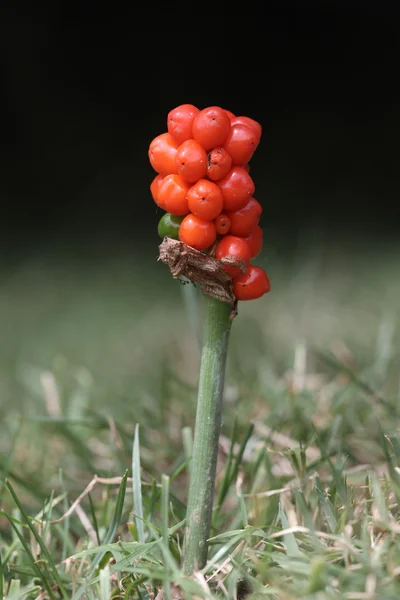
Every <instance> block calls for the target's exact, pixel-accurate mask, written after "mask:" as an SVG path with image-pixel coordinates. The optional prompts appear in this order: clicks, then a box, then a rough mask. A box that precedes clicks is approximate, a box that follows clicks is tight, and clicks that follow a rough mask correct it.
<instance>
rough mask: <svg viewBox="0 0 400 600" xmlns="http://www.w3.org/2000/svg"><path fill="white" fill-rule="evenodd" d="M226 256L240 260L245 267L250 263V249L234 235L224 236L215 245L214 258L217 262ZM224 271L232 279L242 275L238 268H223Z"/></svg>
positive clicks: (242, 240) (241, 239)
mask: <svg viewBox="0 0 400 600" xmlns="http://www.w3.org/2000/svg"><path fill="white" fill-rule="evenodd" d="M227 256H231V257H232V258H239V259H241V260H242V261H243V262H244V263H245V265H246V267H247V265H248V264H249V262H250V248H249V247H248V245H247V242H246V241H245V240H244V239H243V238H240V237H236V236H234V235H226V236H225V237H223V238H222V239H221V241H220V242H218V244H217V247H216V249H215V257H216V258H217V259H218V260H221V258H225V257H227ZM225 271H226V272H227V273H229V275H230V276H231V277H232V278H235V277H239V276H240V275H242V273H243V271H242V270H241V269H240V267H225Z"/></svg>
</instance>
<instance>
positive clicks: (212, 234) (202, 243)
mask: <svg viewBox="0 0 400 600" xmlns="http://www.w3.org/2000/svg"><path fill="white" fill-rule="evenodd" d="M216 238H217V231H216V229H215V223H214V221H206V220H205V219H201V218H200V217H197V216H196V215H192V214H191V213H190V214H188V215H187V216H186V217H185V218H184V219H183V221H182V223H181V226H180V227H179V239H180V240H181V242H183V243H184V244H186V245H187V246H191V247H192V248H195V249H196V250H200V251H202V250H206V249H207V248H209V247H210V246H212V244H213V243H214V242H215V240H216Z"/></svg>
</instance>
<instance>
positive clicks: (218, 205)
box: [187, 179, 224, 221]
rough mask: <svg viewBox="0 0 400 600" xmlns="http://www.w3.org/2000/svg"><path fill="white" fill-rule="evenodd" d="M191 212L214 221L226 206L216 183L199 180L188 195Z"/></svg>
mask: <svg viewBox="0 0 400 600" xmlns="http://www.w3.org/2000/svg"><path fill="white" fill-rule="evenodd" d="M187 200H188V204H189V210H190V212H192V213H193V214H194V215H197V216H198V217H201V218H202V219H206V221H213V220H214V219H215V218H216V217H218V215H219V214H220V212H221V210H222V207H223V205H224V200H223V198H222V192H221V190H220V189H219V187H218V186H217V184H216V183H213V182H212V181H209V180H208V179H199V181H197V182H196V183H195V184H194V185H192V187H191V188H190V189H189V191H188V193H187Z"/></svg>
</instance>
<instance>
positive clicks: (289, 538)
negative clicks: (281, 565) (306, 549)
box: [279, 503, 302, 556]
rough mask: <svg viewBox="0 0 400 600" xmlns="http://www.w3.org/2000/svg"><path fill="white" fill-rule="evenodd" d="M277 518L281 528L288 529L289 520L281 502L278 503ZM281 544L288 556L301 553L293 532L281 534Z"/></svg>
mask: <svg viewBox="0 0 400 600" xmlns="http://www.w3.org/2000/svg"><path fill="white" fill-rule="evenodd" d="M279 518H280V520H281V525H282V529H289V522H288V520H287V516H286V514H285V511H284V510H283V508H282V505H281V503H279ZM283 544H284V546H285V548H286V553H287V555H288V556H301V555H302V552H301V551H300V548H299V545H298V543H297V540H296V538H295V536H294V534H293V533H285V535H284V536H283Z"/></svg>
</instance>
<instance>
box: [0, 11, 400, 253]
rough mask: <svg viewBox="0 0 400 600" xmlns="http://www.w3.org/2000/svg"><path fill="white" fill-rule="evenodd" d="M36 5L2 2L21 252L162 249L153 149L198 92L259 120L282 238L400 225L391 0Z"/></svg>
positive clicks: (261, 172) (4, 164)
mask: <svg viewBox="0 0 400 600" xmlns="http://www.w3.org/2000/svg"><path fill="white" fill-rule="evenodd" d="M33 4H34V3H32V4H31V5H30V4H29V3H27V4H23V3H19V2H2V3H1V8H0V66H1V68H2V71H3V74H2V79H1V88H0V89H1V113H0V114H1V121H0V131H1V133H0V144H1V146H0V147H1V160H0V198H1V223H0V225H1V227H0V233H1V247H2V248H4V249H6V252H12V251H13V250H14V251H15V250H16V249H17V250H18V252H20V253H22V254H23V253H26V254H29V253H31V252H33V251H34V250H35V249H38V250H40V249H41V248H46V249H49V248H50V249H51V248H53V249H54V248H56V247H57V246H58V245H64V246H65V245H66V246H69V247H71V248H72V247H73V248H76V249H77V251H79V252H82V251H84V250H88V251H89V250H90V249H92V250H93V248H97V249H99V248H101V247H103V246H104V247H107V249H108V250H107V251H109V249H110V248H113V247H117V245H119V244H121V243H122V244H123V245H125V246H126V247H129V246H130V245H132V246H135V244H137V243H140V244H143V242H145V241H147V242H149V243H150V244H154V243H155V242H157V241H158V239H157V235H156V225H157V222H158V218H159V216H160V215H159V214H158V213H157V210H156V206H155V205H154V203H153V201H152V199H151V196H150V193H149V185H150V182H151V180H152V178H153V176H154V173H153V171H152V169H151V167H150V165H149V163H148V158H147V149H148V145H149V143H150V141H151V139H152V138H153V137H155V136H156V135H158V134H159V133H162V132H163V131H165V129H166V115H167V113H168V112H169V110H171V109H172V108H174V107H175V106H176V105H178V104H182V103H186V102H188V103H193V104H195V105H197V106H199V107H200V108H203V107H205V106H208V105H215V104H217V105H221V106H224V107H225V108H228V109H230V110H232V111H233V112H234V113H236V114H245V115H248V116H251V117H253V118H255V119H257V120H258V121H260V122H261V123H262V125H263V138H262V142H261V145H260V146H259V148H258V150H257V152H256V154H255V155H254V158H253V161H252V175H253V178H254V180H255V183H256V194H255V195H256V197H257V199H259V200H260V201H261V202H262V204H263V206H264V214H263V225H264V226H265V228H266V230H267V231H268V232H269V234H270V235H276V236H277V237H279V238H280V239H281V240H282V239H283V240H284V241H283V243H286V241H287V243H288V244H290V241H291V240H292V239H293V237H295V236H296V235H297V232H298V231H300V230H302V229H303V228H304V227H307V228H310V227H311V228H313V227H315V228H321V229H323V230H324V231H325V232H327V234H328V235H332V237H333V238H335V239H338V238H340V236H341V235H347V234H350V235H354V236H356V237H357V236H363V235H364V234H367V235H370V236H373V237H374V238H376V239H379V240H385V241H389V243H390V240H392V239H394V238H395V237H396V235H397V234H398V233H399V232H400V227H399V223H398V222H397V221H398V215H399V210H398V203H399V200H398V198H399V195H398V192H399V186H398V180H399V178H398V171H399V168H398V165H399V150H398V148H399V142H398V137H399V131H400V128H399V120H400V119H399V102H398V100H399V97H398V95H397V93H396V92H395V88H396V80H397V79H398V62H397V55H398V51H399V49H400V48H399V41H398V32H397V29H398V27H397V24H398V20H397V18H396V13H395V10H394V8H392V6H391V5H390V4H387V3H372V2H371V3H370V4H368V3H362V5H361V3H359V4H356V3H352V2H343V3H340V2H328V1H320V2H315V3H306V2H304V3H295V2H276V3H269V2H261V1H260V2H254V1H246V2H245V3H240V4H238V5H236V4H234V3H228V2H227V3H223V2H216V3H209V2H196V3H194V2H193V3H190V2H175V3H148V5H142V4H140V5H139V4H136V5H135V4H134V3H133V2H131V3H129V4H125V3H122V2H118V1H115V2H109V3H100V4H97V3H95V2H83V1H79V2H78V1H77V0H76V1H70V2H65V3H62V2H53V3H51V4H50V6H49V7H47V8H45V7H44V6H42V7H37V6H36V5H35V6H34V5H33ZM2 252H3V255H4V250H3V251H2Z"/></svg>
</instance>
